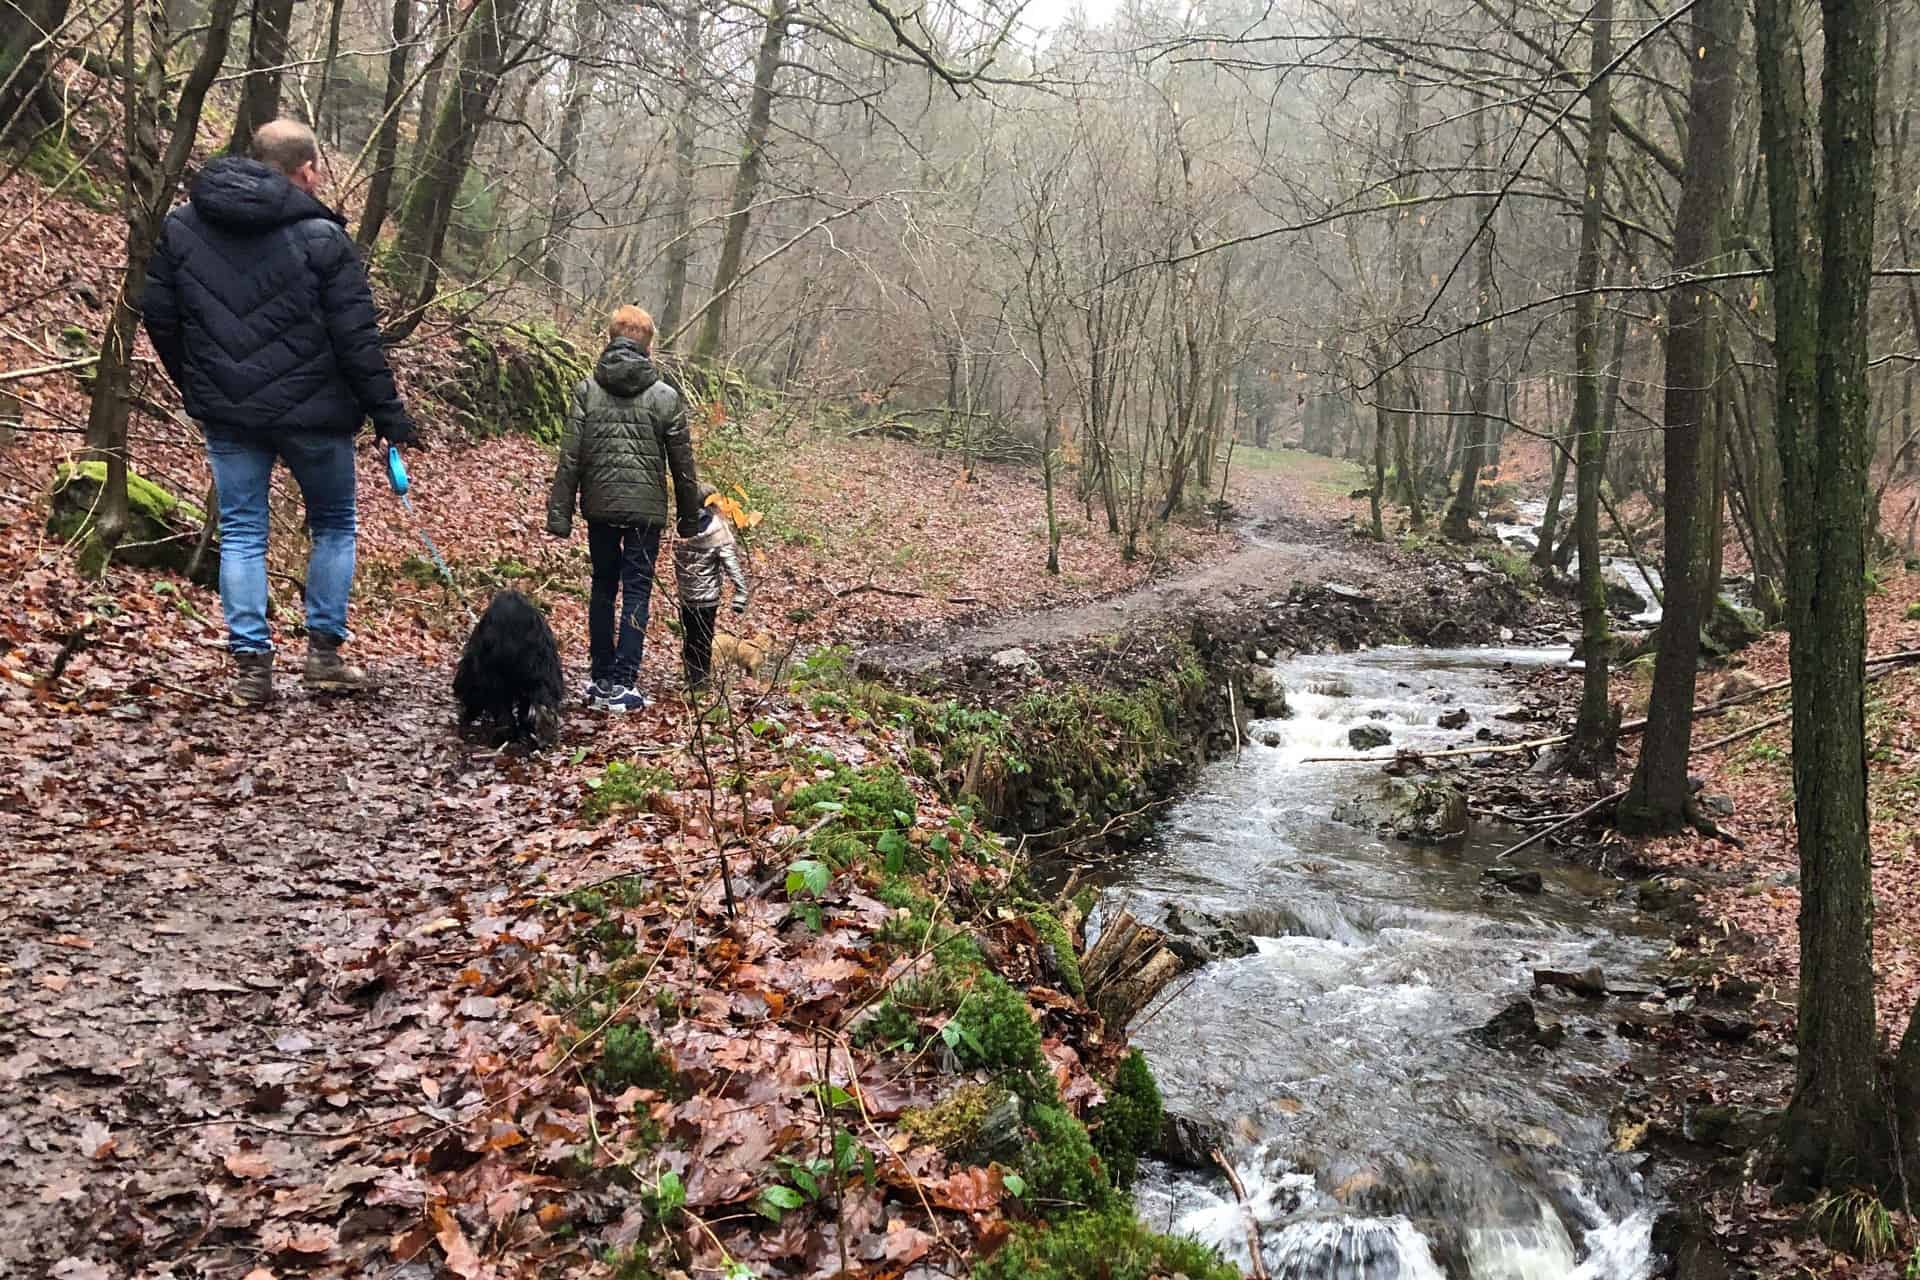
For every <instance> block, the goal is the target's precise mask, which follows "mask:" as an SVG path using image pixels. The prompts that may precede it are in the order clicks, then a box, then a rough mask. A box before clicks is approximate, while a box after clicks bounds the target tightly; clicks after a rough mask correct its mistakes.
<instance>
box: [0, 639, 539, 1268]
mask: <svg viewBox="0 0 1920 1280" xmlns="http://www.w3.org/2000/svg"><path fill="white" fill-rule="evenodd" d="M284 665H285V664H283V666H284ZM195 674H196V675H197V676H198V677H200V678H198V679H196V680H195V681H194V682H193V685H192V686H191V687H190V686H188V685H184V684H183V685H180V686H176V687H170V688H159V689H155V690H154V691H153V692H152V693H151V695H150V696H148V697H146V698H143V699H140V700H138V701H137V702H131V703H128V704H124V705H122V706H119V707H115V708H113V709H111V710H108V711H105V712H104V713H101V714H94V715H69V716H61V717H47V718H44V719H41V718H36V719H35V720H33V721H31V722H29V723H28V724H26V725H23V726H22V727H21V729H20V730H18V732H19V733H20V734H21V740H20V741H19V742H18V743H16V749H18V748H20V747H24V748H25V749H26V750H25V759H24V760H20V759H17V758H16V760H15V767H16V768H17V769H18V770H19V771H20V773H19V776H18V777H17V779H16V782H17V784H18V788H19V791H18V794H19V795H21V796H23V797H25V796H32V797H37V798H38V799H39V803H38V805H37V807H35V808H34V809H31V810H24V809H23V808H22V807H19V806H7V807H5V808H0V841H3V842H4V843H5V845H6V846H7V847H8V848H10V849H11V850H13V851H14V853H13V855H12V856H11V857H10V858H9V870H8V890H9V892H8V894H7V895H6V897H5V899H4V903H0V931H4V934H5V936H6V937H7V938H9V939H10V940H12V941H14V943H15V946H14V947H13V948H11V957H10V961H9V963H8V964H7V965H6V966H5V967H4V968H3V969H0V1023H4V1024H7V1025H8V1026H9V1027H10V1028H11V1032H10V1034H8V1035H7V1037H6V1038H7V1039H8V1040H9V1041H10V1042H11V1044H10V1045H9V1052H8V1053H7V1054H6V1055H5V1056H4V1057H0V1081H3V1082H4V1084H5V1086H6V1087H5V1089H4V1093H0V1169H4V1170H5V1171H6V1176H5V1177H3V1178H0V1186H4V1188H5V1190H4V1191H0V1274H9V1275H29V1274H53V1275H75V1276H85V1275H94V1274H101V1275H104V1274H112V1273H110V1272H107V1271H104V1270H101V1271H89V1270H87V1269H85V1266H83V1265H82V1260H83V1259H85V1258H86V1257H87V1256H88V1255H89V1253H90V1250H89V1248H88V1245H89V1244H90V1243H91V1242H93V1241H96V1240H111V1241H113V1242H114V1243H115V1245H116V1247H117V1249H118V1250H120V1251H124V1252H125V1253H127V1254H130V1255H132V1256H136V1257H140V1256H146V1257H152V1258H155V1259H156V1260H158V1259H160V1258H165V1257H170V1256H174V1255H176V1254H177V1253H179V1252H185V1251H190V1250H191V1247H192V1243H193V1241H194V1238H195V1236H196V1233H197V1234H198V1235H199V1236H205V1235H206V1234H207V1233H208V1231H209V1230H212V1229H215V1228H216V1227H217V1228H218V1229H219V1230H221V1231H227V1230H231V1229H234V1228H236V1227H244V1226H247V1225H250V1224H251V1225H254V1226H257V1227H258V1228H260V1230H261V1234H262V1238H263V1239H264V1240H267V1241H272V1240H274V1239H275V1236H274V1230H273V1225H274V1224H273V1220H272V1218H271V1217H270V1216H267V1215H266V1214H265V1209H264V1206H263V1205H261V1203H260V1202H259V1201H258V1200H257V1199H253V1198H251V1197H249V1196H247V1195H245V1194H244V1193H243V1192H239V1191H236V1192H234V1193H233V1194H231V1195H230V1196H222V1195H220V1194H219V1191H218V1187H217V1185H216V1184H215V1183H213V1182H209V1178H210V1177H211V1176H212V1174H213V1173H214V1171H217V1170H218V1169H219V1168H220V1167H221V1166H222V1165H224V1167H225V1169H226V1170H227V1171H228V1172H229V1173H231V1174H232V1175H233V1176H234V1177H235V1178H237V1179H240V1180H241V1181H242V1186H243V1187H244V1186H245V1185H246V1184H247V1183H249V1182H251V1183H254V1184H256V1185H257V1184H259V1182H260V1180H263V1179H267V1178H272V1179H273V1181H274V1183H275V1184H276V1185H280V1184H284V1185H287V1186H300V1187H304V1188H305V1195H304V1199H300V1200H297V1201H296V1202H293V1203H283V1204H282V1205H281V1206H280V1208H281V1209H283V1210H284V1213H280V1218H281V1220H283V1221H285V1222H288V1223H298V1222H299V1221H300V1219H301V1217H302V1216H304V1214H305V1213H306V1212H309V1211H311V1210H314V1209H317V1208H321V1207H323V1205H322V1202H324V1201H325V1200H327V1199H329V1198H331V1199H333V1200H335V1201H336V1202H339V1201H344V1200H346V1199H348V1198H352V1197H361V1196H366V1197H369V1198H370V1199H371V1200H372V1202H373V1203H375V1204H378V1203H380V1202H381V1199H382V1194H383V1192H382V1188H384V1189H385V1192H384V1194H385V1195H386V1196H388V1197H390V1198H391V1199H390V1202H391V1203H394V1204H401V1203H405V1202H407V1200H408V1199H409V1198H412V1199H413V1200H414V1201H415V1202H416V1203H417V1199H418V1188H417V1187H409V1186H408V1185H407V1184H408V1181H409V1171H408V1170H406V1169H405V1168H404V1167H403V1168H381V1167H377V1166H375V1165H373V1164H370V1163H368V1162H369V1161H372V1160H373V1159H374V1158H375V1157H374V1154H373V1153H374V1151H375V1149H376V1147H377V1146H378V1145H380V1144H379V1143H377V1142H376V1141H375V1140H374V1138H373V1132H372V1131H374V1130H377V1129H383V1128H387V1127H389V1126H391V1125H394V1124H396V1123H398V1124H400V1125H401V1126H402V1127H403V1128H408V1129H414V1130H417V1131H418V1132H419V1133H421V1134H427V1133H429V1132H431V1131H432V1130H433V1129H435V1128H436V1127H438V1125H439V1123H440V1122H441V1121H444V1120H449V1119H452V1118H453V1113H452V1111H450V1110H449V1111H444V1112H443V1111H441V1110H440V1108H439V1104H440V1103H449V1104H450V1103H452V1102H453V1101H454V1100H453V1099H452V1098H451V1097H447V1098H441V1097H438V1096H437V1089H436V1086H435V1077H436V1076H444V1075H445V1074H447V1072H448V1067H449V1064H451V1063H453V1062H468V1061H471V1060H472V1058H473V1056H474V1055H483V1054H499V1053H511V1052H514V1051H515V1050H516V1048H517V1049H518V1050H519V1051H521V1052H526V1051H528V1050H530V1049H531V1047H532V1046H531V1045H530V1044H527V1043H526V1042H525V1040H524V1033H523V1032H521V1031H520V1030H519V1028H517V1027H516V1026H515V1024H514V1023H512V1022H511V1021H508V1020H502V1021H500V1022H499V1023H498V1024H497V1026H496V1024H495V1023H494V1022H493V1021H492V1017H491V1014H492V1012H493V1010H491V1009H490V1008H489V1006H491V1005H493V1004H494V1001H493V1000H492V999H491V998H490V997H485V996H478V995H476V996H470V997H469V996H462V995H460V994H458V991H457V990H456V988H458V987H460V985H461V984H460V982H459V981H458V978H457V975H459V973H460V971H461V970H463V969H466V968H468V967H469V966H470V965H478V966H480V968H481V969H482V970H483V971H485V972H483V973H474V974H468V975H467V977H468V981H467V983H466V984H465V985H466V987H467V988H468V989H470V990H473V991H476V992H477V991H480V990H482V989H483V988H485V987H487V986H489V985H490V984H491V983H492V982H493V981H494V980H495V979H499V978H502V977H504V976H505V975H503V974H500V973H495V972H493V971H492V970H493V966H495V965H497V964H500V963H502V962H503V956H504V954H505V953H502V952H500V951H497V950H496V951H493V952H491V953H489V954H488V955H487V956H484V957H483V956H482V955H481V954H480V953H481V948H482V944H484V943H485V942H487V941H488V937H487V930H488V929H490V928H504V927H507V926H506V922H505V921H497V920H496V921H490V920H489V917H488V913H487V910H486V906H485V901H484V900H485V899H486V898H487V897H488V895H490V894H496V893H504V891H505V887H506V881H507V880H508V879H509V877H510V876H511V875H513V873H514V870H515V869H514V868H510V867H509V866H508V865H507V863H506V859H505V858H504V856H503V855H504V851H505V850H506V849H507V848H508V846H509V845H513V846H515V847H516V848H517V847H522V846H524V844H525V843H526V838H527V837H528V836H529V835H530V834H531V833H533V832H535V831H536V830H538V829H539V828H540V827H541V826H543V825H544V823H545V822H546V820H547V810H548V809H549V808H550V807H551V806H552V805H553V803H554V801H555V800H556V798H557V797H556V794H555V791H554V789H553V788H552V787H551V786H550V785H549V784H546V783H544V782H543V781H542V780H541V779H540V778H539V776H538V773H537V770H530V769H527V768H524V767H522V768H513V767H509V768H507V769H504V770H503V769H501V768H499V767H497V765H496V762H495V761H492V760H487V759H479V760H476V759H474V758H473V757H471V756H469V755H467V753H466V752H464V751H463V750H462V748H461V745H460V744H459V742H458V741H457V740H456V739H455V738H454V737H453V735H452V734H451V733H450V732H448V728H447V727H448V723H449V721H450V718H451V714H452V711H451V703H450V700H449V699H448V697H447V695H446V693H445V690H444V679H443V676H442V674H441V673H440V672H439V671H437V670H430V669H425V668H420V667H416V666H414V665H413V664H411V663H406V664H404V665H402V664H395V665H394V666H393V667H390V668H388V669H385V670H383V671H382V672H381V675H382V676H383V677H384V678H385V679H386V681H387V688H386V689H385V690H384V691H383V693H382V695H381V696H380V697H379V698H378V699H374V698H362V699H347V698H327V699H314V698H309V697H307V696H306V695H304V694H303V693H301V692H300V691H299V690H298V688H297V685H294V684H293V682H292V681H289V680H285V679H284V677H283V688H282V692H281V696H280V699H279V701H278V703H277V704H276V705H275V706H274V707H273V708H272V709H271V710H269V711H268V712H265V713H259V714H249V713H238V712H234V711H232V710H229V709H226V708H223V707H220V706H218V705H215V704H214V703H212V702H211V701H210V700H208V699H207V698H206V697H204V696H197V691H199V690H218V689H219V688H220V687H221V685H222V680H221V673H220V672H219V670H218V667H217V665H216V664H214V663H208V664H207V669H206V670H204V671H201V672H196V673H195ZM286 686H293V687H286ZM456 1010H458V1011H459V1013H460V1016H459V1017H455V1016H454V1015H455V1012H456ZM499 1012H501V1013H502V1014H504V1012H505V1009H504V1004H503V1005H502V1007H501V1008H500V1009H499ZM483 1015H484V1016H483ZM496 1029H497V1031H498V1033H499V1034H498V1035H496V1034H495V1032H496ZM363 1140H364V1141H366V1142H367V1150H366V1152H365V1153H364V1154H362V1153H361V1152H360V1144H361V1142H362V1141H363ZM356 1170H357V1171H356ZM276 1212H279V1211H276ZM250 1215H251V1217H250ZM297 1229H298V1228H297V1227H293V1226H289V1227H288V1228H286V1231H285V1232H283V1234H285V1233H291V1232H293V1231H296V1230H297ZM282 1243H284V1244H285V1245H286V1248H287V1252H288V1253H289V1254H290V1256H296V1257H297V1256H299V1255H301V1254H302V1253H303V1252H306V1253H309V1254H310V1255H312V1256H315V1257H318V1256H319V1255H320V1254H322V1253H324V1252H325V1251H326V1249H327V1247H328V1246H327V1243H326V1242H322V1241H320V1240H319V1239H317V1238H310V1239H308V1240H307V1241H305V1242H302V1241H301V1240H299V1239H297V1238H293V1237H292V1236H291V1235H289V1238H288V1239H287V1240H286V1241H284V1242H282ZM63 1259H65V1260H69V1261H70V1263H71V1268H72V1269H70V1270H67V1271H62V1270H59V1269H58V1267H59V1266H60V1264H61V1263H62V1260H63ZM87 1265H92V1264H87ZM36 1268H38V1269H36ZM236 1274H237V1273H236Z"/></svg>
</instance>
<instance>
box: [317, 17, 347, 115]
mask: <svg viewBox="0 0 1920 1280" xmlns="http://www.w3.org/2000/svg"><path fill="white" fill-rule="evenodd" d="M346 7H347V5H346V0H333V5H332V8H331V10H330V12H329V13H328V14H327V52H326V54H325V56H324V57H323V58H322V60H321V63H320V87H319V89H318V90H316V91H315V92H314V95H313V132H314V135H315V136H316V137H324V136H325V135H324V134H323V133H322V130H324V129H325V128H326V127H327V125H329V124H331V123H332V120H331V118H330V117H329V116H328V115H327V90H328V88H329V87H330V86H331V85H332V84H333V68H334V64H335V63H337V62H339V61H340V17H341V13H342V11H343V10H344V9H345V8H346ZM333 132H334V135H335V137H336V138H337V137H338V136H339V133H340V131H339V130H338V129H335V130H334V131H333Z"/></svg>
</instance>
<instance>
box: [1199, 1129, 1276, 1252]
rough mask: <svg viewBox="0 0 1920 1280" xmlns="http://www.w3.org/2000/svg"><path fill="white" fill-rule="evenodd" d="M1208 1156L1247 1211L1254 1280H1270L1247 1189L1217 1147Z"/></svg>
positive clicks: (1248, 1249) (1258, 1221)
mask: <svg viewBox="0 0 1920 1280" xmlns="http://www.w3.org/2000/svg"><path fill="white" fill-rule="evenodd" d="M1207 1154H1208V1155H1209V1156H1212V1157H1213V1162H1214V1163H1215V1164H1217V1165H1219V1166H1220V1171H1221V1172H1222V1173H1224V1174H1226V1175H1227V1185H1229V1186H1231V1187H1232V1188H1233V1198H1234V1199H1235V1200H1238V1201H1239V1202H1240V1205H1241V1207H1242V1208H1244V1209H1245V1210H1246V1214H1247V1251H1248V1253H1249V1254H1250V1255H1251V1256H1252V1258H1253V1280H1268V1276H1267V1260H1266V1259H1265V1258H1263V1257H1262V1256H1261V1255H1260V1220H1259V1219H1258V1218H1256V1217H1254V1215H1253V1206H1251V1205H1249V1204H1248V1203H1247V1189H1246V1187H1245V1186H1243V1185H1241V1182H1240V1175H1239V1173H1237V1172H1236V1171H1235V1170H1234V1167H1233V1166H1232V1165H1231V1164H1229V1163H1228V1162H1227V1158H1226V1157H1225V1156H1223V1155H1221V1154H1220V1151H1219V1149H1218V1148H1217V1147H1216V1148H1215V1149H1213V1150H1211V1151H1209V1152H1207Z"/></svg>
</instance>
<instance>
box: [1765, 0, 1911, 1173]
mask: <svg viewBox="0 0 1920 1280" xmlns="http://www.w3.org/2000/svg"><path fill="white" fill-rule="evenodd" d="M1821 9H1822V12H1823V14H1824V16H1825V26H1826V30H1825V43H1826V65H1825V68H1824V71H1823V75H1822V79H1821V83H1822V92H1823V97H1824V101H1823V104H1822V107H1821V113H1820V125H1821V141H1822V151H1823V153H1824V160H1825V163H1824V170H1825V172H1824V175H1823V177H1824V182H1823V185H1824V190H1823V191H1822V193H1821V196H1820V198H1819V204H1818V207H1817V209H1816V207H1815V204H1814V197H1813V196H1812V194H1811V192H1812V189H1813V179H1812V174H1813V167H1812V157H1811V149H1812V148H1811V142H1810V139H1809V138H1808V136H1807V122H1808V120H1809V119H1810V116H1809V112H1808V108H1807V100H1806V76H1805V72H1804V68H1803V65H1802V63H1803V57H1804V55H1803V53H1802V47H1801V41H1800V35H1799V32H1798V30H1797V26H1796V19H1795V7H1794V6H1793V5H1792V4H1791V3H1790V0H1757V3H1756V4H1755V7H1754V22H1755V28H1756V30H1757V33H1758V37H1759V38H1758V46H1759V48H1758V52H1759V63H1760V86H1761V92H1760V103H1761V138H1762V150H1763V151H1764V153H1765V156H1766V169H1767V193H1768V206H1769V211H1770V214H1771V221H1772V240H1773V255H1774V270H1773V276H1774V295H1775V300H1776V301H1775V312H1776V315H1775V321H1774V363H1775V368H1776V374H1775V378H1776V386H1777V394H1778V398H1779V405H1778V410H1777V420H1776V425H1775V432H1776V435H1777V438H1778V440H1779V444H1780V462H1781V480H1782V488H1783V493H1784V498H1785V501H1784V504H1783V505H1784V507H1785V510H1786V519H1787V548H1788V549H1787V559H1788V569H1787V575H1786V577H1787V619H1788V625H1789V627H1790V629H1791V646H1790V659H1789V664H1790V668H1791V671H1792V676H1793V781H1794V817H1795V821H1796V825H1797V829H1798V844H1799V854H1800V874H1801V887H1800V993H1799V1031H1798V1038H1799V1054H1798V1057H1797V1058H1796V1064H1795V1076H1794V1090H1793V1100H1792V1102H1791V1103H1790V1104H1789V1105H1788V1108H1787V1114H1786V1118H1785V1120H1784V1122H1783V1124H1782V1128H1781V1144H1782V1151H1783V1155H1784V1157H1785V1160H1786V1180H1787V1184H1788V1186H1789V1187H1790V1188H1792V1189H1796V1190H1797V1189H1810V1188H1816V1187H1823V1186H1828V1185H1833V1184H1835V1183H1837V1182H1839V1181H1840V1180H1843V1179H1845V1180H1849V1181H1858V1180H1870V1179H1872V1177H1873V1175H1874V1174H1875V1173H1877V1172H1879V1171H1880V1170H1881V1169H1882V1168H1883V1165H1882V1157H1883V1154H1884V1148H1885V1146H1886V1143H1885V1138H1884V1133H1885V1125H1884V1120H1885V1116H1886V1113H1885V1111H1884V1109H1883V1106H1882V1100H1881V1097H1880V1090H1879V1082H1878V1077H1877V1075H1876V1072H1875V1064H1874V1057H1875V1054H1876V1052H1877V1050H1878V1048H1879V1045H1878V1043H1877V1038H1876V1035H1875V1030H1874V1003H1873V924H1872V920H1873V914H1872V913H1873V897H1872V893H1873V886H1872V879H1871V874H1870V868H1869V863H1868V848H1867V831H1868V828H1867V786H1866V782H1867V779H1866V754H1865V753H1866V741H1865V739H1866V723H1865V709H1864V704H1863V700H1862V689H1863V684H1864V665H1865V662H1864V659H1865V646H1866V608H1865V599H1864V583H1863V575H1864V573H1865V569H1866V519H1865V516H1866V513H1865V511H1864V510H1863V507H1864V505H1865V504H1864V498H1865V494H1866V488H1867V483H1866V482H1867V464H1868V459H1869V457H1870V452H1871V448H1872V427H1871V424H1870V422H1869V419H1868V414H1867V396H1866V367H1865V366H1866V347H1867V333H1866V300H1867V286H1868V282H1869V274H1870V270H1871V266H1872V232H1873V199H1874V190H1873V147H1874V97H1875V88H1876V80H1877V76H1878V68H1877V66H1876V63H1875V58H1874V22H1873V14H1874V10H1873V9H1872V8H1871V7H1870V6H1868V5H1866V4H1863V3H1860V2H1859V0H1823V2H1822V5H1821ZM1816 217H1817V219H1818V225H1817V227H1816V226H1814V225H1810V223H1811V222H1812V220H1813V219H1814V218H1816ZM1815 246H1818V248H1817V249H1816V248H1815ZM1816 255H1817V256H1816ZM1816 272H1817V279H1818V282H1819V287H1818V293H1817V295H1816V293H1815V286H1814V282H1815V279H1816Z"/></svg>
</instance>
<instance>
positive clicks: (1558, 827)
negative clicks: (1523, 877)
mask: <svg viewBox="0 0 1920 1280" xmlns="http://www.w3.org/2000/svg"><path fill="white" fill-rule="evenodd" d="M1626 794H1627V793H1626V790H1625V789H1624V788H1622V789H1621V790H1619V791H1616V792H1614V793H1613V794H1612V795H1607V796H1601V797H1600V798H1599V799H1598V800H1595V801H1594V802H1593V803H1592V804H1590V805H1588V806H1587V807H1586V808H1584V809H1582V810H1581V811H1580V812H1578V813H1576V814H1571V815H1569V816H1568V817H1566V818H1564V819H1562V820H1561V821H1559V822H1556V823H1554V824H1553V825H1552V826H1550V827H1543V828H1542V829H1540V830H1539V831H1536V832H1534V833H1533V834H1532V835H1530V836H1528V837H1527V838H1526V839H1525V840H1522V841H1521V842H1520V843H1519V844H1516V845H1513V846H1511V847H1509V848H1506V849H1502V850H1501V851H1500V853H1499V855H1498V856H1497V857H1495V858H1494V861H1495V862H1505V861H1506V860H1507V859H1508V858H1511V857H1512V856H1513V855H1514V854H1516V853H1519V852H1520V851H1521V850H1522V849H1530V848H1532V847H1533V846H1534V845H1536V844H1539V843H1540V842H1541V841H1542V840H1545V839H1546V838H1547V837H1548V836H1551V835H1554V834H1555V833H1557V832H1561V831H1565V830H1566V829H1567V828H1568V827H1570V826H1572V825H1573V824H1574V823H1576V822H1578V821H1580V820H1581V819H1582V818H1586V817H1590V816H1591V815H1593V814H1595V813H1598V812H1599V811H1600V810H1602V809H1604V808H1606V807H1607V806H1608V805H1613V804H1618V803H1619V802H1620V797H1622V796H1624V795H1626Z"/></svg>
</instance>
